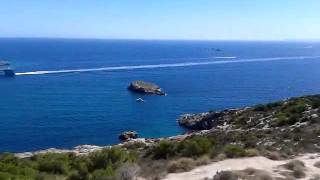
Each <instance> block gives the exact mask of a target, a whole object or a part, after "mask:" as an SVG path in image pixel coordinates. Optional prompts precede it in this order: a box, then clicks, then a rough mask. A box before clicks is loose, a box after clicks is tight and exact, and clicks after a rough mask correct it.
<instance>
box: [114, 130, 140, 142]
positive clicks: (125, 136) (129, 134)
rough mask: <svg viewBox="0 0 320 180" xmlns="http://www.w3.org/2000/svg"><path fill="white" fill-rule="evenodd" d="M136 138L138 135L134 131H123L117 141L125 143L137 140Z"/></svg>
mask: <svg viewBox="0 0 320 180" xmlns="http://www.w3.org/2000/svg"><path fill="white" fill-rule="evenodd" d="M137 138H138V133H137V132H135V131H125V132H123V133H121V134H120V135H119V139H120V140H121V141H127V140H131V139H137Z"/></svg>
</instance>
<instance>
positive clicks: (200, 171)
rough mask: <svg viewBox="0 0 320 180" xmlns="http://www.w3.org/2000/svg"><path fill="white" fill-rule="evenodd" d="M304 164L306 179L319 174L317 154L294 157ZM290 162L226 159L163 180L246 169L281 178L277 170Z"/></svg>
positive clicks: (197, 179) (193, 179)
mask: <svg viewBox="0 0 320 180" xmlns="http://www.w3.org/2000/svg"><path fill="white" fill-rule="evenodd" d="M295 159H298V160H301V161H303V162H304V163H305V166H306V171H305V172H306V174H307V177H306V178H304V179H309V178H310V177H313V176H314V175H316V174H320V169H319V168H316V167H314V166H313V164H314V163H315V162H317V161H320V153H319V154H304V155H301V156H298V157H296V158H295ZM288 161H290V160H282V161H274V160H270V159H267V158H265V157H261V156H258V157H250V158H240V159H228V160H224V161H219V162H214V163H211V164H208V165H205V166H200V167H197V168H195V169H193V170H192V171H190V172H184V173H171V174H168V175H167V176H166V177H165V178H164V179H165V180H180V179H181V180H200V179H201V180H203V179H204V178H206V177H210V178H212V177H213V176H214V175H215V174H216V173H217V172H219V171H222V170H243V169H246V168H255V169H260V170H264V171H267V172H269V173H270V174H272V175H273V176H277V177H281V175H280V174H279V173H278V172H279V171H277V170H284V169H283V168H282V167H279V166H280V165H283V164H285V163H287V162H288Z"/></svg>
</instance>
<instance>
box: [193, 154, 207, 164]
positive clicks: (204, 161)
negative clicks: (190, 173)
mask: <svg viewBox="0 0 320 180" xmlns="http://www.w3.org/2000/svg"><path fill="white" fill-rule="evenodd" d="M210 162H211V159H210V157H209V156H207V155H204V156H202V157H200V158H198V159H197V160H195V164H196V166H202V165H206V164H209V163H210Z"/></svg>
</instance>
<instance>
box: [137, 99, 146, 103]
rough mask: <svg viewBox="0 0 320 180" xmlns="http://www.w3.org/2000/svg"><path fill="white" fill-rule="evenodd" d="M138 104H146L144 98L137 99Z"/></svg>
mask: <svg viewBox="0 0 320 180" xmlns="http://www.w3.org/2000/svg"><path fill="white" fill-rule="evenodd" d="M136 101H137V102H145V101H144V100H143V99H142V98H138V99H136Z"/></svg>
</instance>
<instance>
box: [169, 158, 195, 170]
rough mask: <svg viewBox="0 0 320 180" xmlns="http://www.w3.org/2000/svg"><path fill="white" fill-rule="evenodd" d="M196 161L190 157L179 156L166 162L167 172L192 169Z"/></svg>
mask: <svg viewBox="0 0 320 180" xmlns="http://www.w3.org/2000/svg"><path fill="white" fill-rule="evenodd" d="M195 165H196V162H195V161H194V160H193V159H191V158H180V159H178V160H173V161H171V162H169V164H168V168H167V169H168V172H169V173H177V172H186V171H190V170H191V169H193V168H194V167H195Z"/></svg>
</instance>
